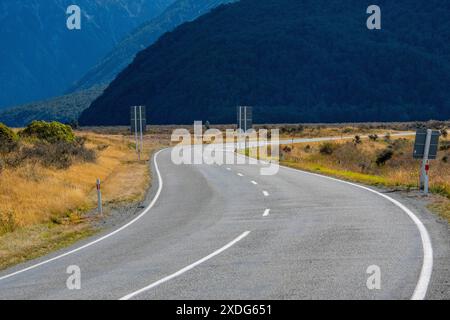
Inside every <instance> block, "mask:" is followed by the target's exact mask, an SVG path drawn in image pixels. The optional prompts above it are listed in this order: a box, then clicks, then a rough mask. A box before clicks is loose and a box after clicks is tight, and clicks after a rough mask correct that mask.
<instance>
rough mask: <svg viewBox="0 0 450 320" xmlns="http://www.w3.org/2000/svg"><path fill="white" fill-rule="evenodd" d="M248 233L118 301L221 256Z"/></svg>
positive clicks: (129, 297) (127, 298) (128, 298)
mask: <svg viewBox="0 0 450 320" xmlns="http://www.w3.org/2000/svg"><path fill="white" fill-rule="evenodd" d="M249 233H250V231H245V232H244V233H243V234H241V235H240V236H239V237H237V238H236V239H234V240H233V241H231V242H230V243H228V244H226V245H225V246H223V247H222V248H220V249H219V250H216V251H214V252H213V253H211V254H210V255H208V256H206V257H204V258H202V259H200V260H198V261H196V262H194V263H192V264H190V265H188V266H187V267H184V268H183V269H181V270H179V271H177V272H175V273H172V274H171V275H169V276H167V277H164V278H162V279H161V280H158V281H156V282H153V283H152V284H150V285H148V286H146V287H144V288H142V289H139V290H137V291H135V292H132V293H130V294H127V295H126V296H124V297H122V298H120V299H119V300H130V299H131V298H133V297H135V296H137V295H139V294H141V293H144V292H146V291H148V290H150V289H153V288H155V287H157V286H159V285H160V284H163V283H164V282H167V281H170V280H172V279H174V278H176V277H179V276H181V275H182V274H183V273H186V272H188V271H189V270H192V269H194V268H195V267H197V266H198V265H200V264H202V263H204V262H206V261H208V260H210V259H212V258H214V257H215V256H217V255H219V254H221V253H222V252H224V251H225V250H227V249H229V248H231V247H232V246H233V245H235V244H236V243H238V242H239V241H241V240H242V239H244V238H245V237H246V236H248V235H249Z"/></svg>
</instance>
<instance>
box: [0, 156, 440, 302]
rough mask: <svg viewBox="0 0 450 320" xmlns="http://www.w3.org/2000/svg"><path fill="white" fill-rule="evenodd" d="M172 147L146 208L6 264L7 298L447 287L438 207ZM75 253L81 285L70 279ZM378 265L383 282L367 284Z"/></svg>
mask: <svg viewBox="0 0 450 320" xmlns="http://www.w3.org/2000/svg"><path fill="white" fill-rule="evenodd" d="M170 154H171V151H170V150H164V151H162V152H160V153H159V154H157V156H156V158H155V161H154V162H153V166H154V172H155V174H154V176H155V178H154V186H153V189H152V191H151V194H150V195H149V200H148V201H147V202H146V204H145V205H146V206H148V207H147V208H146V209H145V210H143V212H142V213H141V214H140V215H139V216H137V217H134V220H131V221H130V222H128V223H127V224H126V225H124V226H121V227H120V228H119V229H116V230H109V231H105V232H104V233H103V234H101V235H98V236H96V237H94V238H91V239H87V240H85V241H83V242H81V243H78V244H77V245H75V246H73V247H71V248H69V249H65V250H63V251H60V252H56V253H54V254H52V255H50V256H47V257H43V258H41V259H38V260H34V261H31V262H29V263H26V264H23V265H20V266H16V267H15V268H12V269H9V270H6V271H4V272H2V273H0V299H121V298H122V299H411V298H418V299H421V298H424V297H426V298H442V296H438V295H439V294H442V292H443V291H442V290H443V289H442V287H441V286H440V285H442V279H446V280H447V283H448V278H447V274H445V273H444V272H445V270H446V268H445V267H443V266H442V265H441V264H443V263H446V262H448V260H447V258H448V251H449V246H448V233H446V232H445V228H446V227H445V226H444V225H442V224H439V223H438V222H437V221H436V218H435V217H433V216H431V215H429V214H426V213H425V212H419V211H418V210H414V208H412V209H411V213H412V214H413V217H411V216H410V215H408V214H407V213H406V212H405V210H404V209H402V208H401V207H399V205H398V204H395V203H393V202H392V201H391V200H389V199H387V198H385V197H383V195H382V194H379V193H374V192H371V191H369V190H367V189H363V188H360V187H358V186H356V185H351V184H347V183H343V182H340V181H337V180H333V179H329V178H325V177H321V176H317V175H313V174H308V173H305V172H301V171H296V170H292V169H287V168H281V169H280V171H279V172H278V174H276V175H274V176H262V175H260V166H261V164H258V165H248V164H244V165H221V166H220V165H205V164H202V165H179V166H177V165H174V164H173V163H172V161H171V159H170ZM158 174H159V178H160V179H159V184H158V183H157V182H158V179H157V178H156V177H157V176H158ZM394 201H395V200H394ZM407 210H408V209H407ZM414 217H415V219H417V221H415V219H414ZM422 222H423V225H422V227H423V228H422V230H421V227H420V225H421V224H422ZM418 224H419V225H418ZM424 230H425V231H424ZM111 232H113V233H111ZM423 232H425V234H424V233H423ZM428 235H429V236H430V239H431V242H427V238H426V236H428ZM431 245H432V246H433V248H437V250H436V251H435V252H438V254H439V257H438V258H439V259H437V261H435V260H433V259H435V256H433V253H432V252H430V251H429V250H428V249H430V248H431ZM428 246H430V247H428ZM424 250H425V251H424ZM427 250H428V251H427ZM424 252H425V254H424ZM61 255H62V256H61ZM49 259H53V260H49ZM430 262H431V263H433V262H434V265H433V266H431V265H430ZM71 265H76V266H79V268H80V270H81V289H80V290H69V289H68V288H67V287H66V281H67V279H68V277H69V274H67V272H66V271H67V267H68V266H71ZM373 265H376V266H378V267H379V268H380V271H381V288H380V289H379V290H369V289H368V288H367V285H366V282H367V279H368V278H369V276H370V275H369V274H367V273H366V271H367V269H368V267H369V266H373ZM431 267H434V268H431ZM432 270H433V272H432V273H431V271H432ZM447 271H448V268H447ZM430 277H431V278H430ZM429 281H431V282H430V283H429ZM447 289H448V286H447V287H445V288H444V291H445V292H444V294H446V292H447V291H446V290H447Z"/></svg>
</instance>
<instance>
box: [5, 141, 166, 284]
mask: <svg viewBox="0 0 450 320" xmlns="http://www.w3.org/2000/svg"><path fill="white" fill-rule="evenodd" d="M164 150H166V149H163V150H160V151H158V152H157V153H156V154H155V156H154V159H153V161H154V163H155V168H156V173H157V175H158V180H159V186H158V191H157V192H156V194H155V197H154V198H153V200H152V202H151V203H150V204H149V206H148V207H147V208H145V210H144V211H143V212H142V213H141V214H140V215H138V216H137V217H136V218H134V219H133V220H131V221H130V222H128V223H127V224H125V225H123V226H122V227H120V228H119V229H117V230H115V231H113V232H111V233H108V234H106V235H104V236H103V237H101V238H98V239H97V240H94V241H92V242H89V243H87V244H85V245H84V246H81V247H79V248H77V249H74V250H71V251H69V252H66V253H63V254H61V255H59V256H56V257H54V258H51V259H48V260H45V261H42V262H40V263H37V264H35V265H32V266H30V267H27V268H24V269H21V270H19V271H16V272H13V273H10V274H7V275H5V276H3V277H0V281H2V280H5V279H8V278H11V277H13V276H16V275H18V274H21V273H24V272H26V271H30V270H33V269H36V268H38V267H40V266H43V265H45V264H48V263H50V262H53V261H55V260H59V259H61V258H64V257H67V256H68V255H71V254H74V253H76V252H78V251H81V250H83V249H86V248H88V247H90V246H93V245H94V244H96V243H99V242H100V241H103V240H106V239H108V238H110V237H112V236H113V235H115V234H117V233H119V232H121V231H123V230H124V229H126V228H128V227H129V226H131V225H132V224H134V223H135V222H136V221H138V220H139V219H141V218H142V217H143V216H145V215H146V214H147V213H148V212H149V211H150V209H151V208H153V206H154V205H155V203H156V201H157V200H158V198H159V195H160V194H161V191H162V188H163V180H162V178H161V173H160V172H159V167H158V163H157V162H156V159H157V157H158V155H159V154H160V153H161V152H162V151H164Z"/></svg>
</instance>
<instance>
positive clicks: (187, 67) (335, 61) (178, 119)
mask: <svg viewBox="0 0 450 320" xmlns="http://www.w3.org/2000/svg"><path fill="white" fill-rule="evenodd" d="M370 4H371V3H366V2H364V1H363V2H362V1H360V0H347V1H338V0H327V1H325V0H302V1H298V0H241V1H240V2H237V3H233V4H229V5H222V6H220V7H219V8H217V9H215V10H213V11H212V12H211V13H209V14H206V15H204V16H202V17H200V18H198V19H197V20H195V21H193V22H190V23H185V24H183V25H181V26H180V27H178V28H176V29H175V30H174V31H173V32H170V33H167V34H165V35H164V36H162V37H161V38H160V39H159V40H158V41H157V42H156V43H155V44H153V45H151V46H150V47H149V48H147V49H146V50H144V51H141V52H140V53H139V54H138V55H137V57H136V58H135V60H134V61H133V63H132V64H131V65H129V66H128V67H127V68H126V69H125V70H124V71H123V72H121V73H120V74H119V75H118V77H117V78H116V79H115V80H114V81H113V82H112V83H111V84H110V85H109V86H108V88H107V89H106V90H105V91H104V93H103V94H102V95H101V96H100V97H99V98H98V99H96V101H94V102H93V104H92V105H91V106H90V107H89V108H88V109H87V110H85V111H84V112H83V113H82V115H81V117H80V123H81V124H84V125H119V124H127V123H128V120H127V119H128V113H129V106H130V105H137V104H140V105H146V106H147V110H148V114H147V119H148V120H149V122H150V123H154V124H189V123H192V121H194V120H201V119H203V120H205V121H206V120H208V121H210V122H211V123H232V122H234V121H235V117H236V116H235V110H236V106H237V105H240V104H241V105H252V106H254V107H255V108H254V112H255V115H254V118H255V121H257V122H259V123H280V122H353V121H354V122H366V121H415V120H429V119H436V120H440V119H442V120H447V119H450V108H449V105H450V91H449V90H448V84H449V83H450V47H449V46H448V39H450V3H447V2H442V1H439V0H429V1H427V2H424V1H421V0H397V1H395V2H394V1H387V0H379V1H378V5H380V7H381V8H382V17H383V20H382V30H378V31H370V30H368V29H367V28H366V19H367V17H368V15H367V14H366V9H367V7H368V6H369V5H370ZM100 113H101V114H103V115H107V116H105V117H102V118H98V117H97V116H96V115H97V114H100Z"/></svg>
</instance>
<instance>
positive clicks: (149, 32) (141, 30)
mask: <svg viewBox="0 0 450 320" xmlns="http://www.w3.org/2000/svg"><path fill="white" fill-rule="evenodd" d="M235 1H238V0H177V1H175V2H174V3H173V4H172V5H170V6H169V7H168V8H167V9H166V10H165V11H164V12H163V13H162V14H161V15H159V16H158V17H155V18H154V19H152V20H150V21H149V22H146V23H144V24H143V25H142V26H140V27H138V28H137V29H135V30H134V31H133V32H132V33H131V34H130V35H128V36H127V37H126V38H125V39H123V40H122V41H121V42H120V43H119V44H118V45H117V46H116V47H115V48H114V49H113V50H112V51H111V52H110V53H109V54H108V55H106V56H105V57H104V58H103V59H101V60H100V62H99V63H97V64H96V65H95V66H94V67H93V68H92V69H91V70H89V72H87V73H86V74H85V75H84V76H83V77H82V78H81V79H80V80H79V81H77V82H76V83H75V84H74V85H73V86H71V87H70V89H69V90H68V92H73V91H77V90H80V89H87V88H90V87H91V86H93V85H96V84H104V83H109V82H111V81H112V80H113V79H114V78H115V77H116V76H117V74H118V73H119V72H120V71H122V70H123V69H125V68H126V67H127V66H128V64H130V63H131V62H132V61H133V59H134V57H135V55H136V54H137V53H138V52H139V51H141V50H143V49H145V48H147V47H148V46H150V45H151V44H153V43H154V42H155V41H156V40H157V39H158V38H159V37H160V36H161V35H162V34H164V33H165V32H167V31H171V30H173V29H174V28H175V27H177V26H179V25H180V24H182V23H184V22H186V21H191V20H194V19H195V18H197V17H199V16H201V15H202V14H205V13H207V12H208V11H210V10H211V9H213V8H215V7H217V6H218V5H220V4H223V3H230V2H235Z"/></svg>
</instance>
